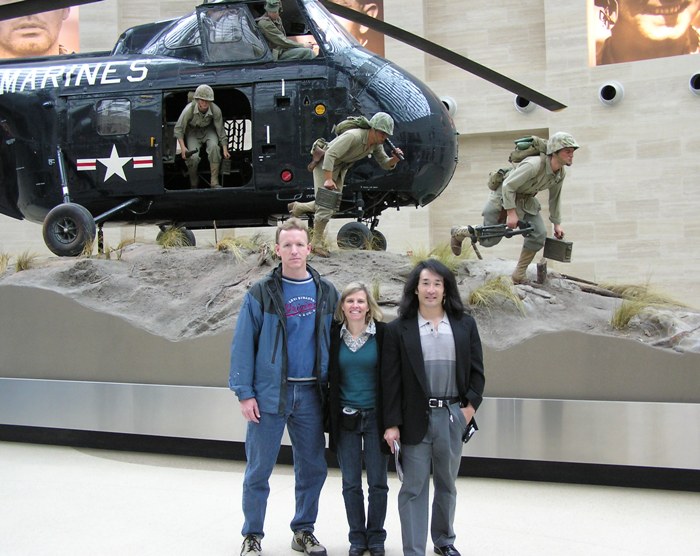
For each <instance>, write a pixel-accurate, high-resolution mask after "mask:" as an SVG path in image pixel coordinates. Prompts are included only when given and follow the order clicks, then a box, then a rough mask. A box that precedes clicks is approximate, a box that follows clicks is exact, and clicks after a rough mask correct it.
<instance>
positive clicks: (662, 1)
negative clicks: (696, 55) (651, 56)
mask: <svg viewBox="0 0 700 556" xmlns="http://www.w3.org/2000/svg"><path fill="white" fill-rule="evenodd" d="M618 4H619V10H620V11H619V16H618V21H621V20H625V22H626V24H628V25H633V26H634V27H636V28H637V29H638V31H639V34H640V35H642V36H645V37H647V38H649V39H651V40H654V41H663V40H673V39H678V38H680V37H681V36H683V34H684V33H686V32H687V31H688V28H689V27H690V26H691V25H692V23H693V19H694V18H695V16H696V15H697V14H698V12H700V0H619V2H618Z"/></svg>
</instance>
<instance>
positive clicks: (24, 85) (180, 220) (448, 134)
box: [0, 0, 564, 256]
mask: <svg viewBox="0 0 700 556" xmlns="http://www.w3.org/2000/svg"><path fill="white" fill-rule="evenodd" d="M93 1H94V0H93ZM89 2H90V0H87V1H86V0H82V1H81V0H73V2H65V1H63V0H55V1H54V2H51V4H50V7H48V6H47V4H46V2H44V3H43V5H44V6H45V7H44V8H43V9H57V8H60V7H65V6H67V5H70V4H73V5H75V4H81V3H89ZM22 4H26V5H27V6H25V7H23V8H22V7H21V5H22ZM30 4H33V7H30V6H29V5H30ZM40 5H42V4H40V3H38V2H32V1H31V0H28V1H26V2H20V3H18V4H12V5H11V6H20V7H19V8H18V9H19V10H20V11H16V10H15V11H12V12H10V11H7V9H8V8H9V7H10V6H3V7H0V17H16V16H17V15H22V14H23V13H27V11H28V10H30V9H34V11H40V10H38V9H36V8H37V7H38V6H40ZM263 6H264V2H263V1H260V0H229V1H226V0H222V1H214V2H210V3H207V4H203V5H200V6H198V7H197V8H196V9H195V11H194V12H193V13H192V14H190V15H187V16H184V17H182V18H179V19H174V20H169V21H163V22H158V23H151V24H145V25H140V26H137V27H134V28H132V29H129V30H127V31H126V32H124V33H123V34H122V35H121V37H120V38H119V40H118V42H117V44H116V45H115V47H114V48H113V50H112V51H111V52H97V53H90V54H71V55H63V56H51V57H44V58H28V59H21V60H11V61H3V62H0V213H2V214H5V215H7V216H10V217H12V218H17V219H27V220H30V221H33V222H39V223H43V234H44V240H45V242H46V245H47V246H48V248H49V249H50V250H51V251H52V252H53V253H55V254H56V255H59V256H75V255H78V254H80V253H81V252H82V251H83V249H84V247H85V246H86V245H87V244H88V243H90V242H92V241H93V240H94V239H95V235H96V233H98V228H99V237H101V229H102V226H103V225H104V224H105V223H153V224H156V225H158V226H159V227H160V228H161V230H164V229H165V228H166V227H169V226H177V227H180V228H182V229H183V231H184V233H185V235H186V238H187V240H188V242H189V243H190V244H191V245H194V234H192V232H191V231H190V230H193V229H211V228H214V227H217V228H232V227H247V226H267V225H275V224H276V223H277V222H278V221H279V219H280V218H284V217H286V216H287V214H286V213H287V204H288V203H289V202H291V201H297V200H302V201H305V200H311V199H312V198H313V182H312V178H311V174H310V173H309V172H308V171H307V169H306V166H307V164H308V162H309V161H310V155H309V150H310V147H311V145H312V143H313V142H314V140H315V139H316V138H318V137H326V138H330V136H331V129H332V128H333V126H334V125H335V124H336V123H338V122H339V121H341V120H342V119H344V118H345V117H347V116H349V115H358V114H363V115H367V116H371V115H372V114H374V113H375V112H378V111H384V112H388V113H390V114H391V115H392V116H393V118H394V120H395V133H394V137H393V139H394V142H395V143H396V144H397V145H399V146H400V147H401V149H402V150H403V152H404V154H405V160H404V161H403V162H401V163H400V164H399V165H398V166H397V168H396V169H395V170H394V171H392V172H389V173H385V172H383V171H381V170H380V169H378V167H377V165H376V164H373V163H372V162H371V161H369V160H368V161H363V162H358V163H357V164H355V166H354V167H353V169H352V171H351V173H350V174H349V175H348V178H347V179H346V186H345V189H344V196H343V202H342V204H341V209H340V211H339V213H338V214H337V215H336V216H337V217H340V218H351V219H353V222H350V223H348V224H346V225H345V226H343V227H342V228H341V230H340V232H339V234H338V242H339V244H341V245H344V246H350V247H363V246H364V245H367V244H368V240H373V243H374V245H378V246H379V248H384V249H385V248H386V240H385V239H384V237H383V235H382V234H381V232H379V231H378V230H377V229H376V227H377V224H378V221H379V216H380V215H381V213H382V212H383V211H384V210H386V209H388V208H399V207H404V206H413V207H418V206H425V205H427V204H428V203H430V202H431V201H433V200H434V199H435V198H436V197H437V196H438V195H440V193H441V192H442V191H443V190H444V189H445V187H447V185H448V183H449V182H450V179H451V178H452V175H453V173H454V171H455V167H456V164H457V137H456V135H457V133H456V130H455V127H454V124H453V121H452V118H451V117H450V115H449V113H448V110H447V108H446V106H445V105H444V104H443V103H442V102H441V101H440V99H439V98H438V97H437V96H436V95H435V94H434V93H433V92H432V91H430V90H429V89H428V88H427V87H426V86H425V85H424V84H423V83H421V82H420V81H419V80H417V79H416V78H414V77H413V76H411V75H410V74H408V73H407V72H405V71H403V70H402V69H400V68H399V67H398V66H396V65H394V64H393V63H391V62H389V61H387V60H385V59H383V58H381V57H379V56H377V55H376V54H373V53H371V52H369V51H368V50H366V49H364V48H362V47H361V46H360V45H359V44H358V43H357V41H356V40H355V39H353V38H352V36H350V35H349V34H348V33H347V32H346V31H345V29H344V28H343V27H342V25H340V24H339V23H338V22H337V21H336V19H334V18H333V16H332V15H331V13H330V12H332V13H335V14H337V15H340V16H342V17H344V18H346V19H350V20H355V21H358V22H360V23H362V24H364V25H367V26H369V27H371V28H374V29H377V30H379V31H381V32H383V33H385V34H387V35H390V36H393V37H395V38H398V39H400V40H404V41H406V42H409V43H410V44H413V45H415V46H417V47H418V48H421V49H423V50H425V51H426V52H429V53H431V54H434V55H436V56H439V57H441V58H443V59H446V60H447V61H449V62H451V63H454V64H456V65H458V66H460V67H462V68H464V69H467V70H468V71H470V72H472V73H475V74H477V75H479V76H481V77H484V78H486V79H488V80H490V81H492V82H494V83H496V84H498V85H500V86H502V87H505V88H506V89H508V90H511V91H512V92H514V93H516V94H517V95H519V96H520V97H522V98H524V99H527V101H532V102H534V103H536V104H540V105H542V106H544V107H546V108H549V109H560V108H563V107H564V106H563V105H561V104H559V103H557V102H556V101H554V100H552V99H550V98H548V97H546V96H544V95H542V94H541V93H538V92H537V91H533V90H532V89H529V88H527V87H525V86H523V85H521V84H519V83H516V82H514V81H511V80H509V79H508V78H506V77H504V76H502V75H500V74H497V73H495V72H492V71H491V70H489V69H488V68H484V67H483V66H479V65H478V64H476V63H474V62H472V61H471V60H468V59H467V58H464V57H461V56H459V55H457V54H455V53H453V52H451V51H448V50H446V49H443V48H442V47H439V46H438V45H435V44H433V43H430V42H428V41H425V40H424V39H421V38H420V37H416V36H415V35H411V34H409V33H406V32H405V31H403V30H401V29H398V28H396V27H393V26H391V25H389V24H387V23H385V22H381V21H378V20H375V19H372V18H370V17H368V16H365V15H363V14H360V13H358V12H355V11H353V10H350V9H348V8H344V7H342V6H339V5H336V4H333V3H331V2H327V1H324V0H282V6H283V12H282V18H283V21H284V25H285V28H286V29H287V31H288V34H289V35H290V36H297V37H301V38H303V42H308V41H311V42H313V43H315V44H316V45H317V49H318V56H317V57H316V58H314V59H311V60H303V61H297V62H289V61H282V62H276V61H273V59H272V55H271V52H270V50H269V48H268V47H267V44H266V43H265V40H264V39H263V37H262V36H261V35H259V33H258V30H257V27H256V24H255V19H256V18H257V17H259V16H260V15H262V13H263ZM21 10H25V11H24V12H21ZM224 11H225V12H227V14H228V15H229V16H230V17H232V18H234V19H235V21H236V22H237V30H238V32H237V33H234V37H233V40H231V41H229V42H217V41H216V40H215V34H214V33H213V32H212V25H213V23H212V22H214V21H216V20H217V19H219V17H220V16H221V15H222V13H221V12H224ZM203 83H206V84H208V85H210V86H211V87H212V88H213V90H214V93H215V102H216V104H217V105H218V106H219V107H220V108H221V110H222V112H223V114H224V119H225V120H226V129H227V134H228V142H229V144H228V148H229V152H230V153H231V159H230V163H229V164H227V165H225V167H224V170H223V176H222V185H223V187H222V188H219V189H210V188H206V189H205V188H201V189H196V190H192V189H190V188H189V182H188V178H187V173H186V171H185V165H184V161H183V160H182V158H181V156H180V153H179V152H177V150H176V141H175V139H174V137H173V129H174V125H175V122H176V120H177V118H178V116H179V114H180V112H181V111H182V109H183V108H184V106H185V105H186V104H187V102H188V94H191V92H192V91H193V90H194V89H195V88H196V87H197V86H198V85H200V84H203ZM204 168H206V170H205V169H204ZM200 170H201V171H202V174H203V175H202V177H203V178H204V180H206V178H207V176H206V175H205V174H206V172H207V171H208V164H202V165H200Z"/></svg>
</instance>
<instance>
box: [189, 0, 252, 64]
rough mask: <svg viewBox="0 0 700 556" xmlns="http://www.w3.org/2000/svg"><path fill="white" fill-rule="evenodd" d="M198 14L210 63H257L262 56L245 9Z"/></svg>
mask: <svg viewBox="0 0 700 556" xmlns="http://www.w3.org/2000/svg"><path fill="white" fill-rule="evenodd" d="M199 14H200V21H201V24H202V32H203V33H204V37H205V42H206V44H207V50H208V55H209V56H208V58H209V61H210V62H228V61H231V62H238V61H246V60H257V59H258V58H261V57H262V56H263V55H264V54H265V52H266V49H265V46H264V45H263V42H262V40H261V39H260V38H259V37H258V35H257V33H256V32H255V31H254V29H255V25H254V22H253V21H252V19H251V17H250V15H249V12H248V10H247V9H246V8H245V7H243V6H226V5H224V6H216V7H212V8H209V9H202V10H201V11H200V12H199Z"/></svg>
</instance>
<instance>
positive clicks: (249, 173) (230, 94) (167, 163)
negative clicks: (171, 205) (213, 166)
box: [163, 87, 253, 191]
mask: <svg viewBox="0 0 700 556" xmlns="http://www.w3.org/2000/svg"><path fill="white" fill-rule="evenodd" d="M213 90H214V104H216V105H217V106H218V107H219V108H220V109H221V112H222V115H223V120H224V122H223V123H224V132H225V133H226V138H227V147H228V151H229V154H230V155H231V157H230V158H229V159H228V160H226V159H224V158H223V157H222V161H221V175H220V176H219V182H220V183H221V186H222V189H227V188H232V187H243V186H245V185H247V184H248V183H250V181H251V179H252V177H253V160H252V153H253V146H252V121H251V120H252V110H251V104H250V100H249V98H250V96H251V94H252V91H251V90H250V89H249V88H247V87H241V88H237V89H234V88H230V87H213ZM193 94H194V88H193V89H191V90H186V91H182V90H179V91H167V92H166V93H165V94H164V95H163V145H164V147H163V169H164V184H165V189H167V190H169V191H177V190H190V185H189V177H188V174H187V166H186V163H185V160H184V159H183V158H182V153H181V152H180V147H179V145H178V142H177V140H176V139H175V124H176V123H177V120H178V118H179V117H180V114H181V113H182V111H183V110H184V108H185V107H186V106H187V105H188V104H189V103H190V102H193V99H192V95H193ZM199 157H200V162H199V166H198V174H199V177H200V180H199V182H200V184H199V188H208V187H209V184H210V183H211V172H210V165H209V160H208V159H207V152H206V147H205V146H203V147H202V148H201V149H200V152H199Z"/></svg>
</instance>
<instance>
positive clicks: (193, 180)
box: [187, 164, 199, 189]
mask: <svg viewBox="0 0 700 556" xmlns="http://www.w3.org/2000/svg"><path fill="white" fill-rule="evenodd" d="M187 174H188V175H189V176H190V189H197V186H198V185H199V174H198V173H197V166H196V165H195V164H188V165H187Z"/></svg>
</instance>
